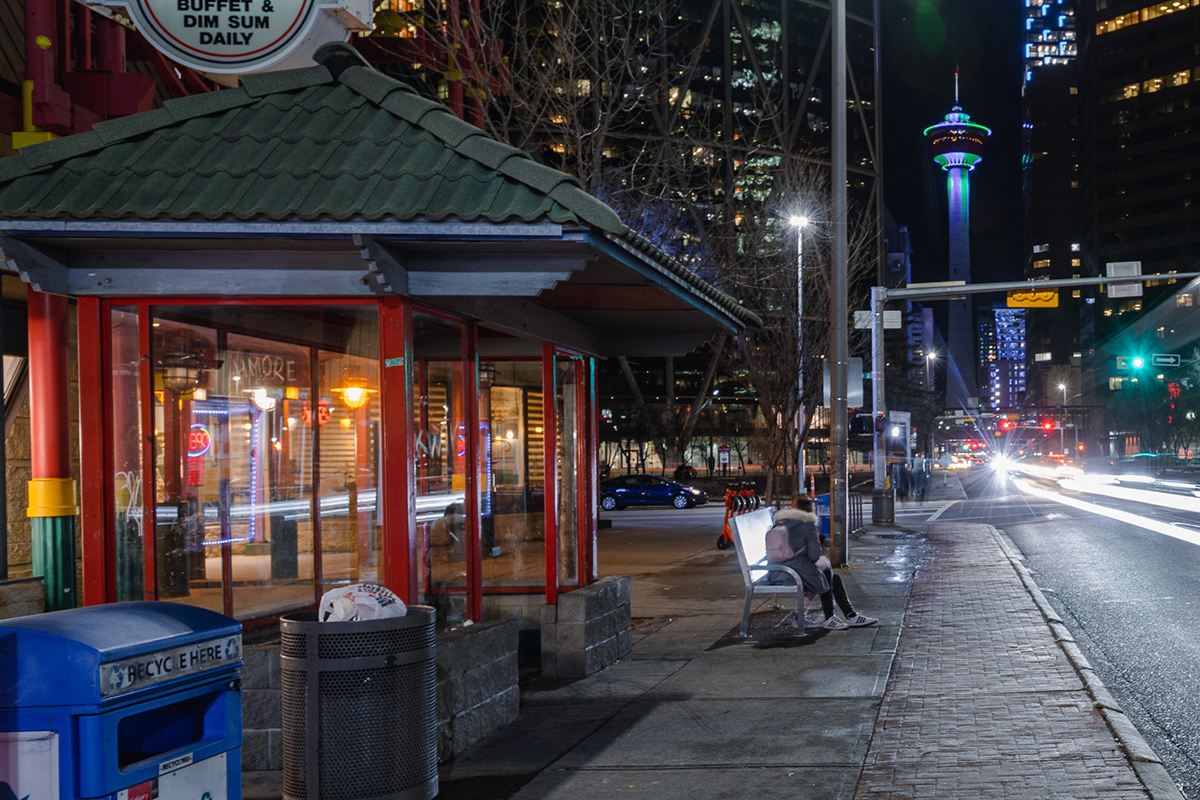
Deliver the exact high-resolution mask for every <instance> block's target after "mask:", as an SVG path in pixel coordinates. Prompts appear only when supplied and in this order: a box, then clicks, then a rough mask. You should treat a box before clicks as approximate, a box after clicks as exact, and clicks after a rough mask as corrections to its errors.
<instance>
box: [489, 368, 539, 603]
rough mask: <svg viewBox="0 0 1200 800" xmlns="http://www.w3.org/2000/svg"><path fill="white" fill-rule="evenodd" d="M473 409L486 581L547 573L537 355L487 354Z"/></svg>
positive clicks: (512, 582)
mask: <svg viewBox="0 0 1200 800" xmlns="http://www.w3.org/2000/svg"><path fill="white" fill-rule="evenodd" d="M480 375H481V384H480V392H479V395H480V403H479V415H480V419H482V420H484V423H483V424H484V433H485V434H486V435H483V436H481V437H480V444H481V447H482V448H483V464H484V475H485V478H484V480H485V484H484V486H483V487H482V489H483V491H484V497H483V499H482V501H481V503H480V509H481V511H482V524H483V579H484V585H485V586H541V585H542V584H544V583H545V579H546V470H545V463H544V462H545V450H544V447H545V433H544V429H543V427H542V424H543V417H544V412H543V408H542V398H543V393H542V362H541V360H540V359H535V360H525V361H487V362H484V363H483V364H482V365H481V369H480Z"/></svg>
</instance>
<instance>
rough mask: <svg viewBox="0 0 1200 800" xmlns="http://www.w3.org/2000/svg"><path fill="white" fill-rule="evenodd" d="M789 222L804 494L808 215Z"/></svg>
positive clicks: (799, 479)
mask: <svg viewBox="0 0 1200 800" xmlns="http://www.w3.org/2000/svg"><path fill="white" fill-rule="evenodd" d="M789 222H791V224H792V226H793V227H794V228H795V229H796V366H797V371H798V372H799V376H800V377H799V380H798V382H797V387H796V391H797V394H796V397H797V403H796V451H797V452H796V494H804V435H803V428H804V229H805V227H807V226H808V217H805V216H794V217H792V218H791V219H790V220H789Z"/></svg>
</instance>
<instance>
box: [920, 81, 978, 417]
mask: <svg viewBox="0 0 1200 800" xmlns="http://www.w3.org/2000/svg"><path fill="white" fill-rule="evenodd" d="M991 135H992V132H991V131H990V130H988V129H987V128H985V127H984V126H982V125H980V124H978V123H975V122H971V117H970V116H969V115H968V114H966V113H965V112H964V111H963V110H962V107H961V106H960V105H959V104H958V73H957V72H956V73H955V74H954V107H953V108H951V110H950V113H949V114H947V115H946V118H945V120H943V121H942V122H939V123H937V124H936V125H930V126H929V127H928V128H926V129H925V138H926V139H928V140H929V147H930V149H931V150H932V151H933V160H934V161H936V162H937V163H938V165H939V166H941V168H942V169H943V170H945V171H946V192H947V195H948V198H949V207H950V220H949V221H950V226H949V231H950V263H949V275H948V276H947V277H948V279H949V280H952V281H964V282H966V283H970V282H971V244H970V234H971V190H970V177H969V176H970V172H971V170H973V169H975V165H976V164H978V163H979V162H980V160H981V159H982V158H983V143H984V140H985V139H987V137H988V136H991ZM971 316H972V315H971V301H970V300H969V299H966V298H963V299H961V300H952V301H950V321H949V325H948V328H949V333H950V335H949V336H948V337H947V340H948V343H949V347H950V360H949V363H948V370H947V375H946V403H947V407H948V408H952V409H954V408H963V409H965V408H969V407H971V406H973V405H975V404H976V395H977V394H978V389H977V386H978V383H977V380H976V376H975V357H976V354H975V346H974V341H973V333H974V330H975V326H974V325H973V324H972V321H971Z"/></svg>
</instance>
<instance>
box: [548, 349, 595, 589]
mask: <svg viewBox="0 0 1200 800" xmlns="http://www.w3.org/2000/svg"><path fill="white" fill-rule="evenodd" d="M580 367H581V362H580V361H577V360H575V359H556V363H555V381H554V382H555V391H556V395H557V396H556V398H555V402H556V405H557V408H556V411H557V413H556V414H555V417H556V419H557V421H558V436H557V437H556V438H557V444H558V452H557V456H558V583H559V585H564V584H572V583H575V582H576V581H578V580H579V518H578V509H579V493H580V491H581V488H580V487H581V482H580V481H579V470H580V468H582V467H583V466H584V465H585V464H586V463H587V462H586V459H585V458H584V457H583V453H582V452H581V451H582V442H583V436H582V435H581V433H582V428H581V425H582V420H581V414H580V411H581V405H580V399H581V396H580V380H581V369H580Z"/></svg>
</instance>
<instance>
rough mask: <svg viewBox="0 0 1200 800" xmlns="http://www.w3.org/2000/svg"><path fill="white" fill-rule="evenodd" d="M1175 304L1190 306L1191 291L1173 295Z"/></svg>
mask: <svg viewBox="0 0 1200 800" xmlns="http://www.w3.org/2000/svg"><path fill="white" fill-rule="evenodd" d="M1175 305H1176V306H1189V307H1190V306H1191V305H1192V293H1191V292H1185V293H1184V294H1181V295H1176V296H1175Z"/></svg>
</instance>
